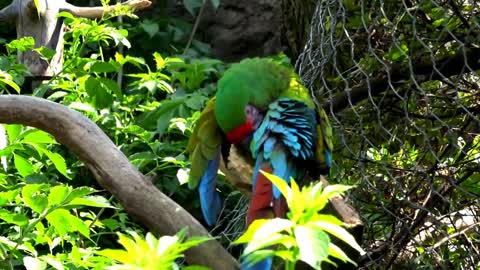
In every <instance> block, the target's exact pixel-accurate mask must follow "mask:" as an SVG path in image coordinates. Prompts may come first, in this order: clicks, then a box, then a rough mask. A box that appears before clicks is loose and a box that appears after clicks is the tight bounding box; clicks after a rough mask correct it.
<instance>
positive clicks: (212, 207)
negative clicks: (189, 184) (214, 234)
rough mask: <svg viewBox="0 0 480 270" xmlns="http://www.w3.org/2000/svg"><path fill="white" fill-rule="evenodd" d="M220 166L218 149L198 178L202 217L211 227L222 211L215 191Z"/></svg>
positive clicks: (218, 196)
mask: <svg viewBox="0 0 480 270" xmlns="http://www.w3.org/2000/svg"><path fill="white" fill-rule="evenodd" d="M219 166H220V147H219V148H218V150H217V153H216V154H215V158H214V159H213V160H210V161H209V162H208V165H207V169H206V171H205V173H204V174H203V176H202V177H201V178H200V184H199V186H198V192H199V194H200V206H201V208H202V213H203V217H204V218H205V222H207V224H208V225H209V226H213V225H214V224H215V222H216V221H217V217H218V214H219V213H220V210H221V209H222V200H221V199H220V195H219V194H218V192H217V190H216V186H217V184H216V182H217V174H218V167H219Z"/></svg>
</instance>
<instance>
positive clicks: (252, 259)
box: [242, 249, 292, 269]
mask: <svg viewBox="0 0 480 270" xmlns="http://www.w3.org/2000/svg"><path fill="white" fill-rule="evenodd" d="M290 253H292V252H290ZM274 256H277V251H274V250H271V249H263V250H257V251H255V252H254V253H250V254H248V256H243V257H242V266H243V265H244V264H245V266H247V269H250V268H251V267H252V266H253V265H254V264H256V263H258V262H260V261H262V260H264V259H267V258H270V257H274ZM242 268H243V267H242Z"/></svg>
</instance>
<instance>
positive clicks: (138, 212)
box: [0, 95, 238, 269]
mask: <svg viewBox="0 0 480 270" xmlns="http://www.w3.org/2000/svg"><path fill="white" fill-rule="evenodd" d="M0 122H1V123H8V124H23V125H28V126H32V127H36V128H39V129H42V130H44V131H46V132H48V133H50V134H52V135H53V136H54V137H55V138H56V139H57V141H59V142H60V143H62V144H64V145H65V146H67V147H68V148H69V149H70V150H71V151H72V152H74V153H75V154H76V155H78V157H79V158H80V159H81V160H82V161H83V162H84V163H85V164H86V165H87V167H88V168H89V169H90V170H92V172H93V173H94V175H95V177H96V179H97V181H98V182H99V184H100V185H101V186H102V187H104V188H105V189H106V190H108V191H109V192H111V193H112V194H113V195H114V196H115V197H116V198H117V199H118V200H119V201H120V202H121V203H122V205H123V206H124V207H125V210H126V211H127V212H128V213H129V214H130V215H132V216H135V217H136V218H138V219H139V221H140V222H142V223H143V224H144V225H145V226H146V227H148V228H149V229H150V230H151V231H152V232H154V233H157V234H161V235H163V234H170V235H171V234H174V233H176V232H177V231H178V230H180V229H182V228H183V227H185V226H188V227H189V232H190V234H191V235H200V236H206V235H208V232H207V231H206V230H205V229H204V228H203V227H202V225H201V224H200V223H198V221H197V220H195V218H193V217H192V216H191V215H190V214H189V213H188V212H187V211H185V210H184V209H183V208H182V207H181V206H179V205H178V204H176V203H175V202H174V201H172V200H171V199H170V198H169V197H167V196H166V195H165V194H163V193H162V192H160V191H159V190H158V189H157V188H156V187H155V186H153V185H152V184H151V183H149V182H148V181H145V180H144V176H143V175H142V174H141V173H140V172H139V171H138V170H137V169H136V168H135V167H134V166H133V165H132V164H130V162H129V161H128V159H127V158H126V157H125V155H124V154H123V153H122V152H121V151H120V150H118V149H117V147H116V146H115V145H114V144H113V143H112V141H111V140H110V139H109V138H108V137H107V135H105V133H104V132H103V131H102V130H101V129H100V128H99V127H98V126H97V125H95V123H93V122H92V121H90V120H89V119H87V118H86V117H84V116H83V115H82V114H80V113H79V112H76V111H73V110H70V109H69V108H67V107H65V106H63V105H60V104H57V103H53V102H50V101H47V100H44V99H40V98H34V97H26V96H4V95H2V96H0ZM186 258H187V261H188V262H189V263H194V264H200V265H205V266H209V267H211V268H212V269H237V268H238V264H237V262H236V261H235V260H234V258H233V257H232V256H231V255H230V254H229V253H228V252H227V251H226V250H225V249H224V248H223V247H222V246H221V245H220V243H218V242H217V241H215V240H212V241H209V242H207V243H205V244H202V245H200V246H199V247H195V248H192V249H191V250H189V251H188V252H187V255H186Z"/></svg>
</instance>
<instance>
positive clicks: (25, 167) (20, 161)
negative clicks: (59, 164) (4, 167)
mask: <svg viewBox="0 0 480 270" xmlns="http://www.w3.org/2000/svg"><path fill="white" fill-rule="evenodd" d="M13 163H14V164H15V168H16V169H17V171H18V173H19V174H20V175H21V176H22V177H24V178H25V177H27V176H28V175H30V174H32V173H34V170H33V165H32V163H30V161H28V160H27V159H26V158H24V157H22V156H19V155H17V154H14V155H13Z"/></svg>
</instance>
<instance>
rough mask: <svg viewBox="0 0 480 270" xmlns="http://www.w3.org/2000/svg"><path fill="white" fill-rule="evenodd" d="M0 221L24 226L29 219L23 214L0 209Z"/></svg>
mask: <svg viewBox="0 0 480 270" xmlns="http://www.w3.org/2000/svg"><path fill="white" fill-rule="evenodd" d="M0 219H2V220H4V221H5V222H7V223H10V224H15V225H18V226H25V225H27V224H28V221H29V219H28V218H27V216H25V215H24V214H16V213H12V212H10V211H7V210H5V209H0Z"/></svg>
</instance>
